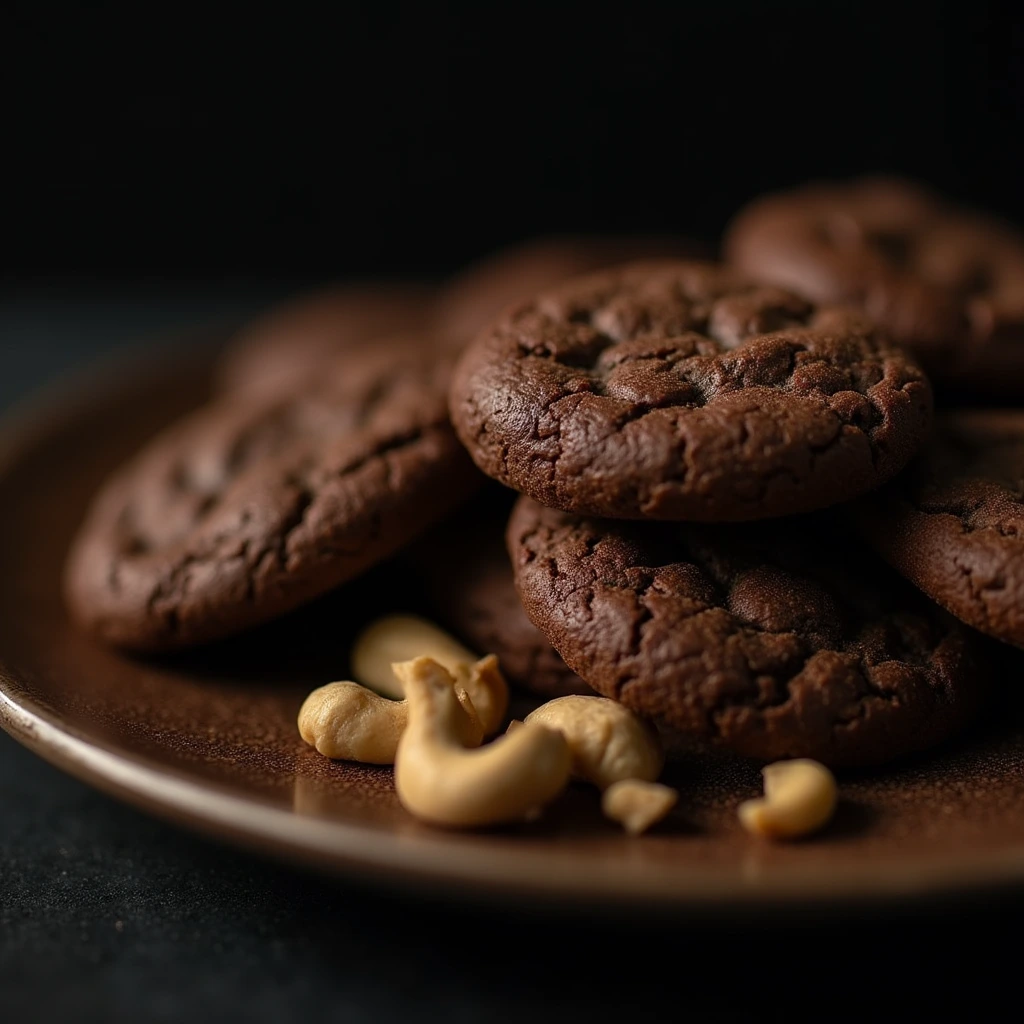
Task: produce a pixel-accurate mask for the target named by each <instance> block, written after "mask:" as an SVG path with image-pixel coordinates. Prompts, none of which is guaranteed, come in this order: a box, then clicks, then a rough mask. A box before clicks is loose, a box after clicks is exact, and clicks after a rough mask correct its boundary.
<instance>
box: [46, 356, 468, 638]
mask: <svg viewBox="0 0 1024 1024" xmlns="http://www.w3.org/2000/svg"><path fill="white" fill-rule="evenodd" d="M448 369H449V368H448V367H447V366H446V365H445V364H443V363H442V362H439V361H438V360H437V359H436V358H430V357H428V356H427V354H426V353H420V354H419V355H418V356H417V355H416V354H415V353H414V352H412V350H411V349H410V352H409V353H408V354H407V355H406V357H405V358H403V360H402V361H401V362H400V363H399V364H398V365H396V361H395V360H394V359H393V357H392V355H391V354H390V353H388V352H378V353H376V354H372V355H364V354H360V355H359V356H358V357H342V358H340V359H339V360H337V361H335V362H333V363H331V364H328V365H325V367H324V372H323V373H322V374H321V375H320V377H319V379H318V383H317V384H316V385H315V386H311V385H307V386H305V387H302V388H298V389H294V390H293V391H291V392H289V393H287V394H284V395H281V394H278V393H276V392H275V393H274V394H263V395H256V394H235V395H227V396H224V397H222V398H220V399H218V400H216V401H215V402H213V403H211V404H210V405H208V406H206V407H205V408H203V409H201V410H199V411H197V412H195V413H193V414H192V415H191V416H189V417H186V418H185V419H184V420H182V421H180V422H178V423H176V424H174V425H172V426H171V427H169V428H168V429H167V430H166V431H164V432H163V433H162V434H161V435H159V436H158V437H157V438H155V439H154V440H153V441H152V442H151V443H150V444H149V445H148V446H146V448H145V449H144V450H143V451H142V452H140V453H139V454H138V455H137V456H136V457H135V459H134V460H132V461H131V462H130V463H129V464H128V465H127V466H126V467H124V468H123V469H122V470H121V471H120V472H119V473H117V474H116V475H115V476H114V477H113V478H112V479H111V480H110V481H109V482H108V483H107V484H106V485H105V486H104V488H103V489H102V490H101V492H100V493H99V494H98V495H97V497H96V499H95V500H94V503H93V505H92V507H91V510H90V512H89V514H88V517H87V520H86V522H85V524H84V525H83V527H82V529H81V531H80V533H79V535H78V537H77V539H76V541H75V543H74V545H73V547H72V550H71V553H70V555H69V559H68V563H67V567H66V574H65V591H66V595H67V599H68V604H69V607H70V609H71V611H72V613H73V614H74V616H75V618H76V619H77V620H78V621H79V622H80V623H82V624H83V625H84V626H85V627H86V628H87V629H89V630H90V631H92V632H93V633H95V634H97V635H99V636H100V637H102V638H103V639H105V640H106V641H108V642H110V643H114V644H117V645H120V646H123V647H126V648H134V649H138V650H167V649H173V648H178V647H185V646H189V645H192V644H197V643H202V642H205V641H209V640H214V639H217V638H220V637H223V636H226V635H228V634H231V633H235V632H237V631H240V630H242V629H244V628H247V627H250V626H254V625H257V624H258V623H260V622H264V621H267V620H269V619H271V618H273V617H276V616H277V615H280V614H282V613H283V612H286V611H289V610H291V609H293V608H295V607H297V606H298V605H300V604H303V603H305V602H306V601H308V600H311V599H312V598H314V597H317V596H319V595H320V594H322V593H324V592H326V591H327V590H329V589H332V588H333V587H335V586H337V585H339V584H341V583H343V582H345V581H346V580H348V579H351V578H352V577H354V576H356V575H357V574H358V573H360V572H362V571H363V570H364V569H367V568H369V567H370V566H371V565H372V564H373V563H375V562H376V561H378V560H380V559H381V558H383V557H385V556H387V555H389V554H391V553H392V552H394V551H395V550H397V549H398V548H399V547H400V546H401V545H403V544H404V543H405V542H406V541H408V540H410V539H412V538H413V537H414V536H416V535H417V534H418V533H420V532H421V531H422V530H424V529H426V528H427V527H428V526H430V525H431V524H432V523H434V522H436V521H437V520H439V519H440V518H441V517H442V516H443V515H444V514H446V513H447V512H448V511H449V509H451V508H452V507H454V506H455V505H456V504H458V503H459V502H460V501H461V500H462V499H463V498H465V497H466V496H468V494H470V493H471V492H472V490H473V489H474V488H475V486H476V485H477V483H478V481H479V476H478V474H476V472H475V470H474V469H473V467H472V464H471V463H470V461H469V459H468V458H467V457H466V455H465V453H464V451H463V450H462V449H461V447H460V446H459V443H458V441H457V440H456V438H455V435H454V433H453V432H452V430H451V427H450V425H449V423H448V418H447V410H446V408H445V401H444V394H445V389H446V385H447V380H448Z"/></svg>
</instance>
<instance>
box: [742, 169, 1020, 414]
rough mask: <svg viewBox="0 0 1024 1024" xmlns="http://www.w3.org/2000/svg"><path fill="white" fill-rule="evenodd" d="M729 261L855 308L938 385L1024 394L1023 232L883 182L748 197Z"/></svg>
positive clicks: (813, 297)
mask: <svg viewBox="0 0 1024 1024" xmlns="http://www.w3.org/2000/svg"><path fill="white" fill-rule="evenodd" d="M724 248H725V253H726V257H727V258H728V260H729V261H730V262H731V263H733V264H734V265H735V266H737V267H738V268H739V269H741V270H743V271H744V272H746V273H749V274H750V275H751V276H754V277H757V278H758V279H760V280H763V281H765V282H767V283H770V284H775V285H778V286H780V287H784V288H792V289H793V290H794V291H795V292H797V293H798V294H801V295H806V296H807V297H808V298H809V299H811V300H812V301H814V302H823V303H832V302H852V303H856V304H858V305H859V306H861V307H862V308H863V309H864V310H865V311H866V312H867V313H868V314H869V315H870V316H872V317H873V318H874V319H875V320H877V322H878V323H879V324H880V325H881V326H882V327H883V328H884V329H885V330H887V331H888V333H889V334H890V335H891V336H892V337H893V339H894V340H895V341H897V342H899V343H901V344H904V345H906V346H907V347H909V348H911V349H912V350H913V351H914V352H915V353H916V354H917V355H918V357H919V358H920V359H921V361H922V363H923V364H924V366H925V369H926V370H927V371H928V372H929V373H930V374H932V375H933V376H934V377H935V379H936V380H937V381H940V382H943V383H945V382H948V383H949V384H950V385H953V386H955V387H956V388H957V389H959V390H961V391H962V390H963V389H965V388H970V389H972V390H975V391H979V392H981V391H984V392H987V393H990V394H999V393H1002V394H1013V395H1024V237H1022V236H1021V235H1020V234H1018V233H1016V232H1014V231H1013V230H1012V229H1010V228H1009V227H1008V226H1006V225H1004V224H1001V223H998V222H996V221H994V220H992V219H990V218H986V217H984V216H982V215H980V214H977V213H973V212H970V211H965V210H961V209H957V208H955V207H953V206H951V205H949V204H948V203H945V202H943V201H942V200H941V199H939V198H938V197H936V196H935V195H933V194H932V193H930V192H928V191H926V190H924V189H922V188H920V187H918V186H915V185H913V184H910V183H909V182H903V181H898V180H892V179H879V178H865V179H859V180H854V181H851V182H846V183H833V184H823V183H822V184H812V185H806V186H804V187H803V188H798V189H795V190H793V191H791V192H785V193H781V194H777V195H770V196H766V197H763V198H761V199H757V200H755V201H754V202H753V203H751V204H750V205H749V206H748V207H747V208H746V209H744V210H742V211H741V212H740V213H739V214H738V215H737V217H736V218H735V219H734V220H733V222H732V224H731V225H730V226H729V229H728V230H727V232H726V238H725V246H724Z"/></svg>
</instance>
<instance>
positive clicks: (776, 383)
mask: <svg viewBox="0 0 1024 1024" xmlns="http://www.w3.org/2000/svg"><path fill="white" fill-rule="evenodd" d="M450 406H451V414H452V422H453V423H454V425H455V429H456V430H457V431H458V434H459V437H460V438H461V440H462V442H463V444H465V445H466V447H467V449H468V450H469V453H470V455H472V456H473V459H474V460H475V462H476V464H477V465H478V466H479V467H480V468H481V469H482V470H483V471H484V472H485V473H487V474H488V475H489V476H491V477H493V478H494V479H496V480H499V481H501V482H502V483H504V484H507V485H509V486H511V487H513V488H515V489H516V490H519V491H521V492H523V493H526V494H529V495H530V496H531V497H533V498H536V499H537V500H538V501H540V502H542V503H543V504H545V505H549V506H551V507H553V508H560V509H564V510H565V511H569V512H580V513H585V514H591V515H603V516H616V517H624V518H649V519H695V520H746V519H761V518H765V517H769V516H780V515H786V514H790V513H794V512H803V511H809V510H812V509H816V508H821V507H823V506H826V505H831V504H833V503H836V502H840V501H844V500H846V499H848V498H851V497H854V496H856V495H858V494H861V493H863V492H865V491H868V490H870V489H871V488H873V487H876V486H878V485H879V484H881V483H882V482H883V481H885V480H887V479H888V478H889V477H891V476H893V475H894V474H895V473H896V472H897V471H898V470H899V469H901V468H902V467H903V466H904V464H905V463H906V462H907V461H908V460H909V459H910V458H911V456H912V455H913V454H914V453H915V451H916V450H917V449H918V448H919V446H920V445H921V443H922V441H923V440H924V438H925V436H926V434H927V431H928V427H929V423H930V418H931V389H930V387H929V384H928V382H927V380H926V379H925V377H924V376H923V374H922V373H921V371H920V370H919V369H918V368H917V367H916V366H915V365H914V364H913V363H912V362H911V361H910V360H909V359H908V358H907V357H906V356H905V355H904V353H903V352H902V351H901V350H899V349H895V348H891V347H889V345H888V343H887V342H886V340H885V338H884V337H882V336H880V335H879V334H878V333H877V331H876V330H875V329H874V328H873V327H872V326H871V325H870V324H869V323H868V322H867V321H865V319H864V318H863V316H862V315H861V314H858V313H855V312H853V311H850V310H846V309H839V308H827V307H826V308H822V309H818V308H815V307H814V306H812V305H810V304H809V303H807V302H805V301H804V300H802V299H798V298H796V297H795V296H794V295H792V294H790V293H789V292H785V291H782V290H780V289H778V288H774V287H766V286H761V285H754V284H751V283H750V282H749V280H748V279H747V278H745V277H743V276H741V275H739V274H738V273H737V272H735V271H733V270H730V269H727V268H725V267H720V266H717V265H715V264H710V263H675V262H661V263H651V264H635V265H630V266H628V267H622V268H617V269H615V270H614V271H608V272H605V273H601V274H595V275H593V276H590V277H585V278H580V279H577V280H574V281H572V282H570V283H567V284H565V285H563V286H561V287H560V288H555V289H552V290H550V291H548V292H545V293H542V294H541V295H540V296H539V297H538V298H536V299H534V300H533V301H530V302H526V303H522V304H520V305H519V306H516V307H513V308H512V309H511V310H510V311H508V312H507V313H506V314H505V316H504V317H502V318H501V319H500V320H499V321H498V322H497V323H496V324H495V325H494V326H493V327H492V328H490V329H489V330H487V331H485V332H484V333H483V334H481V335H480V337H479V338H478V339H477V340H476V341H475V342H474V343H473V345H472V346H470V348H469V349H467V350H466V352H465V353H464V354H463V355H462V357H461V359H460V361H459V364H458V366H457V368H456V371H455V376H454V378H453V381H452V390H451V397H450Z"/></svg>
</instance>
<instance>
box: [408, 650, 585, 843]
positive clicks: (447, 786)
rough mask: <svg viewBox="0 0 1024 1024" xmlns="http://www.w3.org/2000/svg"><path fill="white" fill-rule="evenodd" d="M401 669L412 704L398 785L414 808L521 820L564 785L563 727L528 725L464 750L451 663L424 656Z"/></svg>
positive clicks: (450, 817)
mask: <svg viewBox="0 0 1024 1024" xmlns="http://www.w3.org/2000/svg"><path fill="white" fill-rule="evenodd" d="M395 673H396V674H397V675H398V677H399V679H401V681H402V684H403V687H404V690H405V694H406V701H407V702H408V705H409V722H408V725H407V726H406V729H405V732H404V733H403V734H402V738H401V740H400V741H399V744H398V756H397V757H396V759H395V788H396V789H397V791H398V798H399V800H401V802H402V805H403V806H404V807H405V808H406V809H407V810H408V811H409V812H410V813H412V814H414V815H416V817H418V818H423V819H425V820H427V821H431V822H434V823H436V824H440V825H453V826H474V825H490V824H495V823H497V822H502V821H517V820H522V819H523V818H525V817H527V816H529V815H530V814H531V813H533V812H535V811H536V810H537V809H538V808H540V807H541V806H543V805H544V804H546V803H548V802H549V801H550V800H552V799H554V797H556V796H557V795H558V794H559V793H560V792H561V791H562V790H563V789H564V788H565V785H566V783H567V782H568V779H569V769H570V766H571V762H572V755H571V754H570V752H569V746H568V744H567V743H566V741H565V739H564V737H563V736H562V735H561V734H560V733H559V732H556V731H555V730H553V729H546V728H544V727H543V726H539V725H531V726H523V727H522V728H520V729H518V730H516V732H515V733H513V734H512V735H511V736H502V737H501V738H500V739H498V740H496V741H495V742H494V743H491V744H489V745H488V746H486V747H483V748H481V749H480V750H466V749H464V745H463V744H462V742H461V740H460V738H459V731H458V717H457V715H458V709H459V705H458V702H457V700H456V698H455V690H454V680H453V679H452V676H451V675H450V673H449V672H448V671H447V669H445V667H444V666H443V665H441V664H439V663H438V662H436V661H434V660H433V659H431V658H424V657H418V658H415V659H413V660H412V661H408V662H404V663H402V664H398V665H396V666H395Z"/></svg>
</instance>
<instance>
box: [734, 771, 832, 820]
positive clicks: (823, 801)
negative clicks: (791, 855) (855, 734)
mask: <svg viewBox="0 0 1024 1024" xmlns="http://www.w3.org/2000/svg"><path fill="white" fill-rule="evenodd" d="M762 775H763V776H764V796H763V797H761V798H759V799H757V800H747V801H745V802H744V803H742V804H740V807H739V816H740V823H741V824H742V825H743V827H744V828H745V829H746V830H747V831H748V832H752V833H754V834H755V835H759V836H766V837H768V838H770V839H795V838H797V837H798V836H804V835H808V834H809V833H811V832H815V831H817V830H818V829H819V828H821V827H822V826H823V825H825V824H826V822H828V820H829V819H830V818H831V817H832V814H833V812H834V811H835V807H836V800H837V799H838V790H837V788H836V780H835V778H834V777H833V775H832V773H831V772H830V771H829V770H828V769H827V768H826V767H825V766H824V765H823V764H819V763H818V762H817V761H811V760H809V759H807V758H799V759H796V760H793V761H776V762H775V763H774V764H770V765H767V766H765V768H763V769H762Z"/></svg>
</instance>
